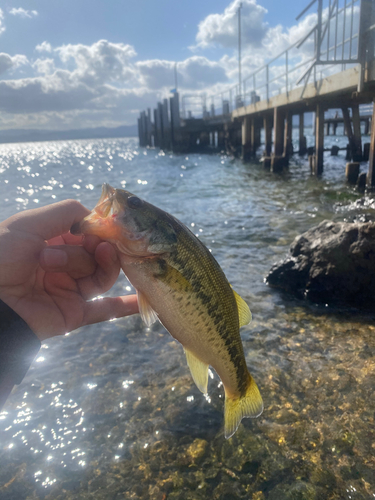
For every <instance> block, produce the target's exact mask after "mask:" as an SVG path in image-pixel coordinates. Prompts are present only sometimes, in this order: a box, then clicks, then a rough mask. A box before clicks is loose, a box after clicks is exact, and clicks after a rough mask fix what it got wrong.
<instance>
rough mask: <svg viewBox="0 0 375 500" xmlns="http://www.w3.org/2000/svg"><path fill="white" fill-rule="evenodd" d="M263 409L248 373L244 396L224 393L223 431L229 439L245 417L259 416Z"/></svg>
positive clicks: (257, 391) (253, 382)
mask: <svg viewBox="0 0 375 500" xmlns="http://www.w3.org/2000/svg"><path fill="white" fill-rule="evenodd" d="M262 411H263V401H262V396H261V395H260V392H259V389H258V386H257V385H256V383H255V380H254V379H253V377H252V376H251V375H250V373H249V385H248V387H247V390H246V394H245V395H244V396H240V397H238V398H231V397H229V396H227V394H225V408H224V433H225V437H226V439H229V438H230V437H231V436H233V434H234V433H235V432H236V430H237V428H238V426H239V425H240V423H241V420H242V419H243V418H245V417H259V415H260V414H261V413H262Z"/></svg>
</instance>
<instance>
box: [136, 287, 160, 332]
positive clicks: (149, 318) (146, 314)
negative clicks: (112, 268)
mask: <svg viewBox="0 0 375 500" xmlns="http://www.w3.org/2000/svg"><path fill="white" fill-rule="evenodd" d="M137 298H138V307H139V313H140V315H141V318H142V319H143V321H144V322H145V323H146V325H147V326H151V325H152V324H153V323H155V321H156V320H157V319H158V315H157V314H156V312H155V311H154V310H153V309H152V307H151V306H150V304H149V303H148V301H147V299H146V297H145V296H144V295H143V293H141V292H140V291H139V290H137Z"/></svg>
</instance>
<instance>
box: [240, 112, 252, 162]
mask: <svg viewBox="0 0 375 500" xmlns="http://www.w3.org/2000/svg"><path fill="white" fill-rule="evenodd" d="M252 121H253V120H252V119H251V118H250V116H245V118H244V119H243V120H242V145H241V146H242V147H241V159H242V160H243V161H247V160H248V159H249V158H250V156H251V135H252V134H251V129H252Z"/></svg>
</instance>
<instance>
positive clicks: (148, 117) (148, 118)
mask: <svg viewBox="0 0 375 500" xmlns="http://www.w3.org/2000/svg"><path fill="white" fill-rule="evenodd" d="M151 136H152V122H151V109H150V108H147V146H150V147H151V146H152V139H151Z"/></svg>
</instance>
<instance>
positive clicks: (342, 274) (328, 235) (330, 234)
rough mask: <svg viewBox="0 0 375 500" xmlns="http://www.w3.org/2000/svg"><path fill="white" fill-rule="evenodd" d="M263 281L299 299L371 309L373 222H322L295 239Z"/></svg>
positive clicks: (373, 293) (374, 265) (374, 256)
mask: <svg viewBox="0 0 375 500" xmlns="http://www.w3.org/2000/svg"><path fill="white" fill-rule="evenodd" d="M290 253H291V255H290V257H287V258H286V259H285V260H284V261H283V262H281V263H278V264H275V265H274V266H273V267H272V268H271V270H270V272H269V274H268V276H267V277H266V281H267V283H268V284H269V285H271V286H275V287H279V288H282V289H283V290H285V291H287V292H290V293H293V294H294V295H296V296H297V297H299V298H304V299H308V300H310V301H313V302H315V303H323V304H329V305H349V306H354V307H357V308H363V309H371V310H374V297H375V223H374V222H366V223H359V222H355V223H349V222H332V221H323V222H322V223H320V224H319V225H318V226H316V227H314V228H311V229H309V230H308V231H307V232H306V233H304V234H302V235H301V236H298V237H297V238H296V239H295V240H294V242H293V243H292V245H291V247H290Z"/></svg>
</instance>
